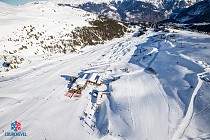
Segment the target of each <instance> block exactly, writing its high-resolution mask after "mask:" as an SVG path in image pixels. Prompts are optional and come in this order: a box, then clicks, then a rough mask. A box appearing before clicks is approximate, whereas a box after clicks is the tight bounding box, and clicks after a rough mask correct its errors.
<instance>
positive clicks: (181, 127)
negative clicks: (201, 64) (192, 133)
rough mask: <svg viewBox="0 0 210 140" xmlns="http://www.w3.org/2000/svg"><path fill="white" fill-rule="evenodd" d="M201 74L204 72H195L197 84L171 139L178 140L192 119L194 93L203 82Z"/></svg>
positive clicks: (195, 93)
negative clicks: (185, 111)
mask: <svg viewBox="0 0 210 140" xmlns="http://www.w3.org/2000/svg"><path fill="white" fill-rule="evenodd" d="M202 74H204V73H199V74H197V77H198V79H197V80H198V84H197V86H196V87H195V89H194V91H193V94H192V96H191V100H190V104H189V106H188V109H187V113H186V115H185V116H184V118H183V119H182V121H181V123H180V124H179V126H178V128H177V130H176V132H175V133H174V135H173V137H172V140H178V139H180V138H181V137H182V136H183V134H184V132H185V130H186V129H187V127H188V125H189V124H190V121H191V119H192V116H193V112H194V101H195V97H196V95H197V93H198V91H199V89H200V88H201V86H202V83H203V81H202V80H201V79H200V75H202Z"/></svg>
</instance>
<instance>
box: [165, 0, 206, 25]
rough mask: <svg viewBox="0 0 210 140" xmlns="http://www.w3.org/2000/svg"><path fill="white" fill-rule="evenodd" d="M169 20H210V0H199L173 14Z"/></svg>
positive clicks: (195, 21)
mask: <svg viewBox="0 0 210 140" xmlns="http://www.w3.org/2000/svg"><path fill="white" fill-rule="evenodd" d="M168 21H171V22H178V23H203V22H210V0H204V1H201V2H198V3H196V4H194V5H192V6H190V7H188V8H186V9H182V10H180V11H178V12H177V13H174V14H172V15H171V17H170V19H169V20H168Z"/></svg>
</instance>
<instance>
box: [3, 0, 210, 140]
mask: <svg viewBox="0 0 210 140" xmlns="http://www.w3.org/2000/svg"><path fill="white" fill-rule="evenodd" d="M0 7H1V8H0V11H1V12H0V13H1V15H0V19H1V22H0V24H1V26H0V28H1V30H0V37H1V38H0V57H1V60H0V62H1V63H3V62H4V61H5V60H4V59H3V56H4V55H6V56H8V59H9V58H10V57H13V56H16V57H24V59H25V61H27V62H25V61H24V62H23V63H22V64H21V65H19V68H17V69H15V70H10V71H8V72H6V71H5V68H4V67H2V66H1V72H0V138H1V139H3V140H6V139H15V140H16V139H17V140H19V139H26V140H39V139H47V140H48V139H50V140H58V139H76V140H77V139H91V140H94V139H103V140H106V139H111V140H121V139H128V140H139V139H140V140H145V139H147V140H169V139H209V138H210V134H209V132H210V127H209V126H210V123H209V122H210V121H209V118H210V117H209V115H210V104H209V102H208V100H209V99H210V95H209V89H210V84H209V82H207V81H204V80H203V78H202V77H205V76H208V75H209V72H210V67H209V63H210V60H209V54H210V46H209V43H210V38H209V36H208V35H203V34H199V33H192V32H188V31H178V30H173V31H174V32H172V30H170V31H171V33H165V32H153V29H149V30H148V31H147V32H146V33H145V34H144V35H142V36H140V37H134V35H133V33H127V34H126V35H125V36H123V37H122V38H117V39H113V40H111V41H109V42H106V43H105V44H101V45H96V46H89V47H86V48H84V49H82V50H80V52H78V53H68V54H65V55H64V54H62V55H61V54H53V53H51V55H50V56H49V57H47V59H43V57H46V54H44V53H40V54H38V55H35V54H34V49H33V47H30V48H28V49H27V50H22V51H20V52H17V53H15V54H8V53H6V52H5V51H4V50H6V51H12V50H14V49H15V47H16V46H14V44H16V45H17V42H14V41H12V42H11V41H8V39H9V38H13V37H16V38H17V39H19V37H18V36H15V34H17V35H19V34H23V31H21V29H22V27H23V26H28V25H32V26H33V27H35V28H36V29H37V31H39V32H42V31H43V32H45V34H48V35H54V36H55V37H59V36H60V35H62V34H63V33H65V32H67V31H71V30H72V29H73V27H76V26H86V25H88V23H87V22H86V21H85V19H86V16H83V15H85V14H86V12H84V11H81V10H77V9H71V8H70V9H69V8H65V7H57V6H56V5H54V4H53V3H51V2H44V3H40V4H26V5H24V6H18V7H16V6H8V5H4V4H0ZM39 9H41V11H40V10H39ZM42 10H44V11H42ZM54 10H55V11H57V12H58V13H57V12H54ZM88 18H89V16H88ZM91 18H95V16H94V15H91ZM53 21H55V22H53ZM72 23H73V24H75V26H73V27H71V26H68V25H69V24H72ZM43 25H44V27H43ZM64 26H65V27H64ZM67 27H69V28H67ZM64 28H65V29H64ZM17 29H18V30H17ZM45 30H46V31H45ZM66 30H67V31H66ZM136 30H138V29H137V28H136ZM59 33H60V35H59ZM24 41H25V39H23V42H24ZM30 41H34V42H35V40H30ZM4 45H5V46H4ZM17 46H18V45H17ZM20 46H21V45H20ZM20 46H19V47H20ZM10 59H12V58H10ZM28 61H29V62H30V63H28ZM84 70H85V73H86V74H90V73H99V75H100V77H101V79H102V80H103V83H104V84H103V85H102V86H98V87H97V86H94V85H90V84H89V85H88V86H87V87H86V88H85V90H84V91H82V96H81V97H80V98H77V97H73V98H68V97H66V96H64V94H65V93H66V92H67V91H68V88H69V78H70V77H71V76H77V75H78V74H83V73H84ZM93 90H98V91H99V92H100V93H102V92H103V91H106V92H110V94H111V95H103V97H102V98H97V99H96V98H95V97H93V96H91V92H92V91H93ZM100 95H101V94H99V95H98V96H100ZM97 103H101V104H100V106H99V108H98V110H97V111H96V108H97ZM84 114H86V115H84ZM13 121H19V122H21V128H22V129H21V131H24V132H26V133H27V136H26V137H17V136H14V137H6V136H4V133H5V132H12V130H11V128H10V124H11V123H12V122H13Z"/></svg>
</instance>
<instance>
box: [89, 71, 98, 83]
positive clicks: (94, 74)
mask: <svg viewBox="0 0 210 140" xmlns="http://www.w3.org/2000/svg"><path fill="white" fill-rule="evenodd" d="M97 75H98V73H95V72H94V73H91V74H90V77H89V79H88V80H89V81H90V82H96V80H97V79H96V77H97Z"/></svg>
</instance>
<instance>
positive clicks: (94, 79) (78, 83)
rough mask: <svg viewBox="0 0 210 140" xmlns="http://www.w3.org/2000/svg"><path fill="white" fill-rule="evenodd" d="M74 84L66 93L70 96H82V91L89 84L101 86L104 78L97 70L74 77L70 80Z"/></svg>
mask: <svg viewBox="0 0 210 140" xmlns="http://www.w3.org/2000/svg"><path fill="white" fill-rule="evenodd" d="M70 82H71V84H72V86H71V88H70V89H69V91H68V92H67V93H66V96H68V97H70V98H71V97H73V96H74V97H80V96H81V93H82V91H83V90H84V89H85V88H86V86H87V85H88V84H92V85H96V86H100V85H102V79H101V77H100V75H99V74H98V73H96V72H93V73H85V74H83V75H82V76H79V77H72V78H71V80H70Z"/></svg>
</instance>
